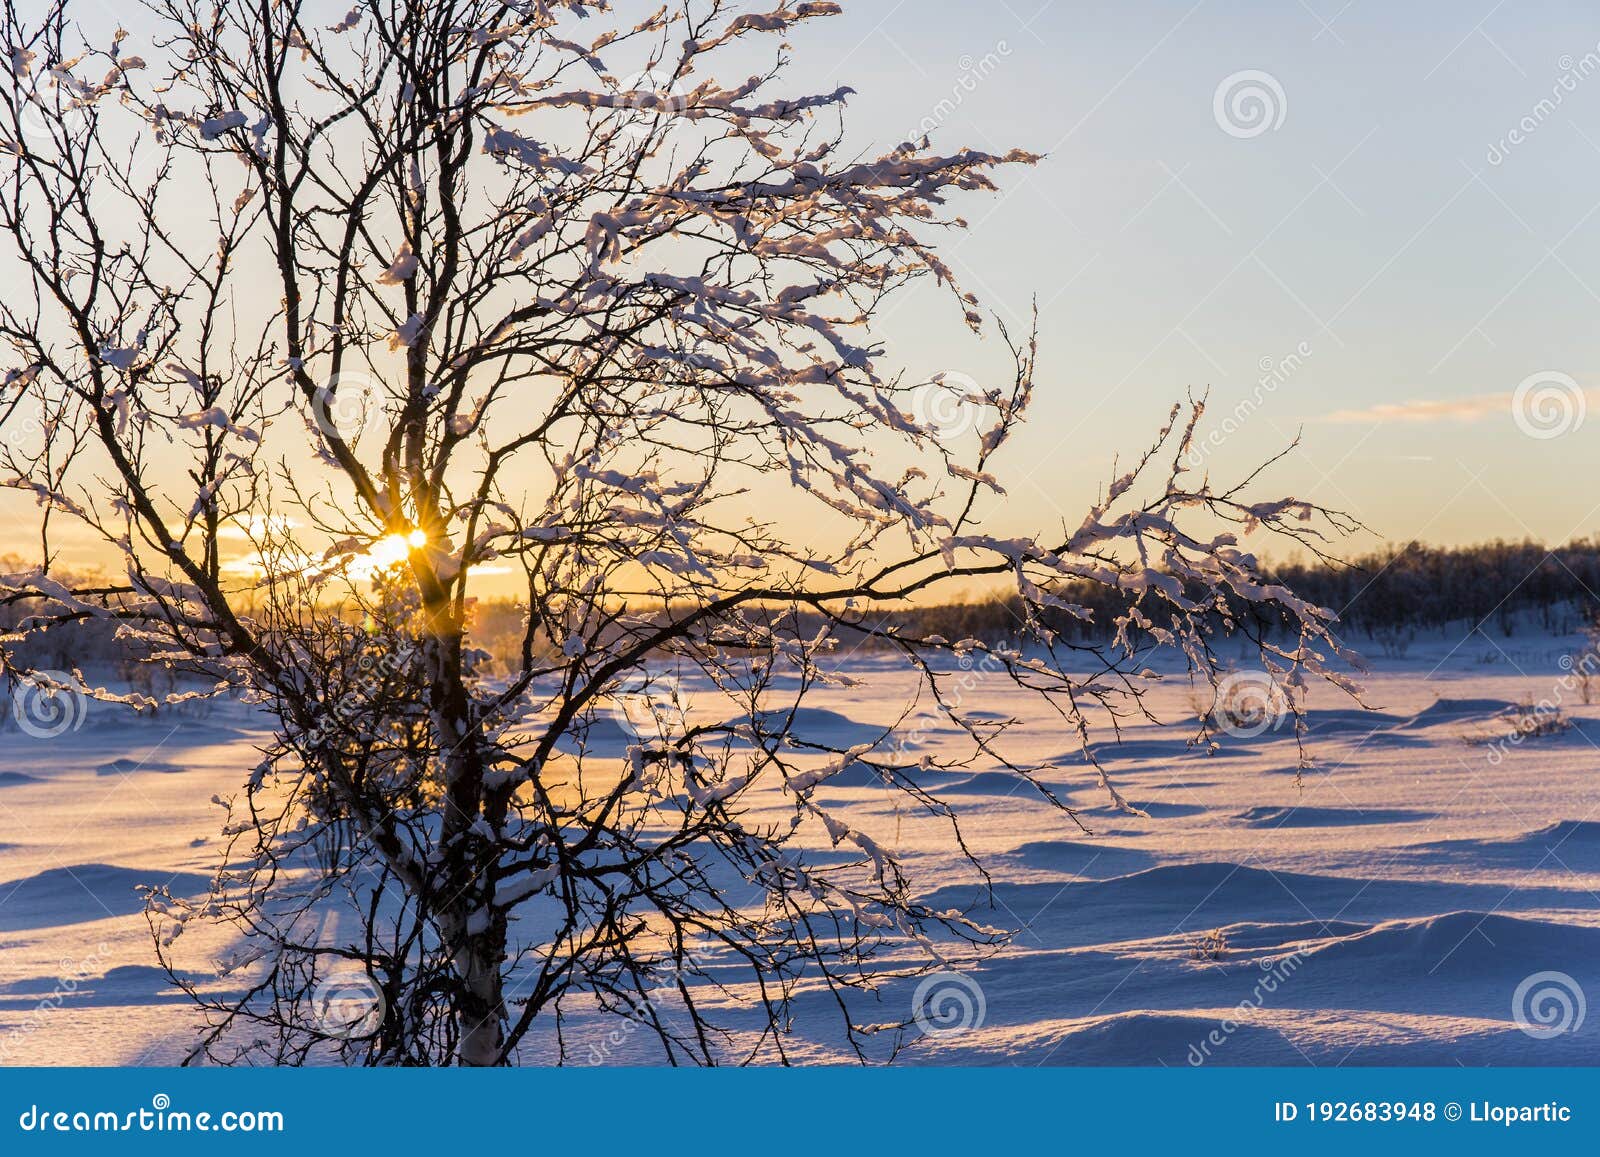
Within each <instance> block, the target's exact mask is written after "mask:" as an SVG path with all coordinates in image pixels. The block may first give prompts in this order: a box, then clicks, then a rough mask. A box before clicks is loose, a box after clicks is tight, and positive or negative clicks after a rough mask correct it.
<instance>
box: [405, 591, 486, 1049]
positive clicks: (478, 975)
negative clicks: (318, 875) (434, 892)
mask: <svg viewBox="0 0 1600 1157" xmlns="http://www.w3.org/2000/svg"><path fill="white" fill-rule="evenodd" d="M424 611H425V614H426V616H427V622H428V628H429V629H428V639H427V644H426V659H427V673H428V683H429V697H430V702H431V704H432V713H433V723H434V729H435V731H436V733H437V735H438V741H439V747H440V757H441V762H442V764H443V771H444V792H445V801H444V816H443V824H442V827H441V830H440V837H439V838H440V846H439V854H440V879H439V885H440V896H439V910H438V921H439V929H440V933H441V935H442V936H443V937H444V940H445V947H446V948H447V949H448V951H449V955H450V959H451V960H452V962H453V963H454V965H455V971H456V982H457V983H456V985H455V988H454V991H453V993H452V996H451V1002H452V1006H453V1012H454V1015H455V1021H456V1032H457V1041H456V1060H457V1063H459V1064H462V1065H493V1064H495V1063H497V1062H498V1061H499V1059H500V1051H501V1047H502V1045H503V1043H504V1034H503V1026H504V1022H505V1008H504V1003H503V1000H502V992H501V977H500V966H501V964H502V962H503V961H504V960H505V956H506V927H505V921H504V919H502V918H500V917H498V916H497V915H496V914H495V913H494V912H493V902H494V878H493V872H492V869H493V865H494V862H495V856H496V849H495V847H494V841H493V839H492V838H491V837H490V833H489V832H488V831H487V830H486V828H487V826H488V825H487V823H486V821H485V817H484V814H483V802H484V800H483V771H484V767H483V756H482V751H481V749H480V747H479V744H478V736H477V730H476V726H475V721H474V720H473V719H472V714H471V705H470V699H469V696H468V694H467V688H466V681H465V673H464V671H463V667H462V632H461V629H460V627H459V625H457V624H455V623H453V622H450V621H449V619H450V615H449V609H448V604H445V605H442V606H441V605H426V606H425V607H424Z"/></svg>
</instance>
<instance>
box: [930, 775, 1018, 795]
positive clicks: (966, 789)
mask: <svg viewBox="0 0 1600 1157" xmlns="http://www.w3.org/2000/svg"><path fill="white" fill-rule="evenodd" d="M1038 790H1039V789H1038V788H1036V787H1034V786H1033V784H1031V783H1029V782H1028V781H1027V780H1025V779H1023V778H1022V777H1021V776H1020V775H1016V774H1014V773H1012V772H1009V771H980V772H978V773H977V774H975V775H969V776H967V778H966V779H962V780H957V781H956V782H955V783H951V784H945V785H942V786H941V787H939V789H938V792H939V794H940V795H1016V796H1021V797H1023V798H1031V799H1037V798H1038Z"/></svg>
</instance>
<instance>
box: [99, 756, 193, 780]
mask: <svg viewBox="0 0 1600 1157" xmlns="http://www.w3.org/2000/svg"><path fill="white" fill-rule="evenodd" d="M182 770H183V768H181V767H179V766H177V765H176V764H172V763H160V762H158V761H156V760H153V759H113V760H112V761H111V762H110V763H102V764H101V765H100V766H99V767H97V768H95V769H94V771H95V774H96V775H108V776H109V775H132V774H133V773H134V772H136V771H149V772H155V773H159V774H161V775H173V774H175V773H177V772H180V771H182Z"/></svg>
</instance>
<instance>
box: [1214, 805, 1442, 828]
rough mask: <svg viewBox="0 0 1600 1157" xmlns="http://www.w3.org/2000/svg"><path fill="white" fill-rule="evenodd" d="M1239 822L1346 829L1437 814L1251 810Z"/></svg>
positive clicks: (1254, 825)
mask: <svg viewBox="0 0 1600 1157" xmlns="http://www.w3.org/2000/svg"><path fill="white" fill-rule="evenodd" d="M1234 818H1235V819H1238V820H1242V821H1243V822H1244V823H1245V824H1246V825H1248V826H1249V827H1252V828H1343V827H1351V826H1355V825H1359V824H1406V823H1414V822H1416V821H1419V820H1430V819H1433V818H1434V813H1432V812H1424V811H1414V810H1411V809H1409V808H1367V809H1362V808H1338V807H1312V806H1310V805H1301V806H1300V807H1271V806H1266V805H1263V806H1260V807H1253V808H1247V809H1245V810H1244V811H1242V812H1240V813H1239V814H1238V815H1237V816H1235V817H1234Z"/></svg>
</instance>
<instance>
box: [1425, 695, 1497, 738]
mask: <svg viewBox="0 0 1600 1157" xmlns="http://www.w3.org/2000/svg"><path fill="white" fill-rule="evenodd" d="M1515 707H1516V704H1515V703H1512V702H1511V701H1510V700H1509V699H1439V700H1436V701H1435V702H1434V703H1432V704H1430V705H1429V706H1427V707H1424V708H1423V709H1422V710H1421V711H1418V712H1417V713H1416V714H1415V715H1413V716H1412V717H1411V718H1410V719H1407V720H1406V721H1405V722H1404V723H1402V724H1400V727H1401V728H1403V729H1405V730H1408V731H1414V730H1420V729H1422V728H1424V727H1434V726H1437V725H1438V724H1441V723H1474V722H1477V721H1478V720H1480V719H1486V718H1489V717H1491V716H1494V715H1500V714H1503V713H1504V712H1507V711H1510V710H1512V709H1514V708H1515Z"/></svg>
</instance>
